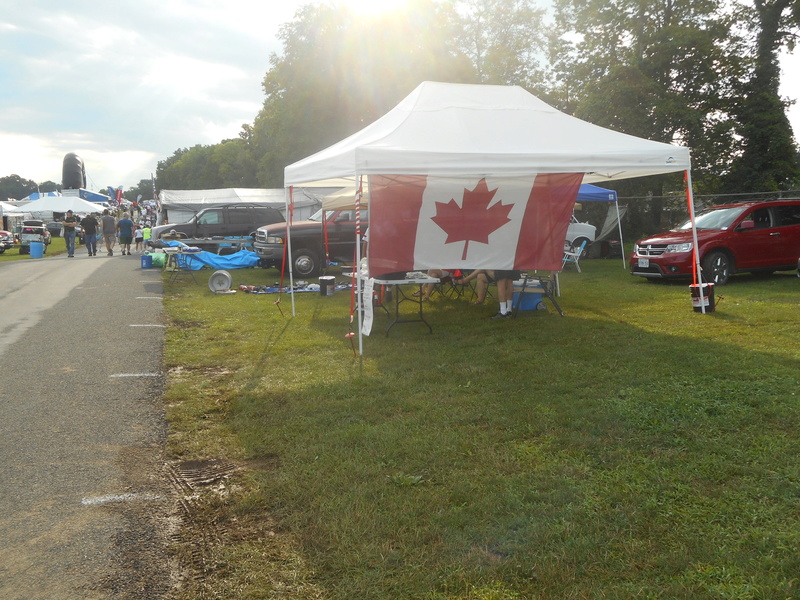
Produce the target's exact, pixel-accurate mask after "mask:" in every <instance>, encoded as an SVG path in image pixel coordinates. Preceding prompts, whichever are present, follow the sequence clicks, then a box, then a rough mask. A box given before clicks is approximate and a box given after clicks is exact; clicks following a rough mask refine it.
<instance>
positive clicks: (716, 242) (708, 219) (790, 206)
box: [630, 199, 800, 285]
mask: <svg viewBox="0 0 800 600" xmlns="http://www.w3.org/2000/svg"><path fill="white" fill-rule="evenodd" d="M695 228H696V230H697V244H698V248H697V249H698V253H699V257H700V265H701V269H702V277H703V280H704V281H706V282H710V283H714V284H717V285H724V284H725V283H727V282H728V280H729V279H730V277H731V275H733V274H734V273H741V272H762V273H771V272H774V271H789V270H794V269H796V268H797V267H798V257H800V199H791V200H773V201H768V202H742V203H740V204H725V205H720V206H713V207H710V208H707V209H705V210H703V211H701V212H700V213H698V214H697V215H696V217H695ZM693 247H694V240H693V239H692V224H691V221H686V222H685V223H683V224H681V225H679V226H678V227H677V228H675V229H672V230H670V231H667V232H665V233H660V234H658V235H654V236H650V237H648V238H645V239H642V240H639V241H637V242H636V244H635V245H634V249H633V253H632V254H631V257H630V272H631V274H633V275H637V276H640V277H646V278H648V279H669V278H679V277H690V276H691V275H692V256H693V254H692V249H693Z"/></svg>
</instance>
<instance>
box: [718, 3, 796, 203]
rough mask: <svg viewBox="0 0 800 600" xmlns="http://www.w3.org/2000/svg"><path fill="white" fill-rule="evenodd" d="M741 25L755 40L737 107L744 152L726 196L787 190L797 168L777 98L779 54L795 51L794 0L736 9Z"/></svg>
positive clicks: (728, 178) (729, 179) (728, 179)
mask: <svg viewBox="0 0 800 600" xmlns="http://www.w3.org/2000/svg"><path fill="white" fill-rule="evenodd" d="M740 8H741V13H740V14H741V21H742V23H743V25H745V26H748V27H749V29H750V31H751V32H752V34H753V37H754V42H753V45H754V53H753V54H754V57H755V60H754V65H753V70H752V74H751V75H750V77H749V79H748V80H746V81H745V83H744V84H743V85H742V86H741V96H742V98H743V99H742V102H741V103H739V105H738V106H737V107H736V109H735V112H736V117H737V119H738V122H739V127H738V128H737V130H736V132H737V134H738V135H740V136H741V139H742V144H741V146H742V152H741V153H740V154H739V155H737V156H736V158H735V160H734V163H733V165H732V168H731V170H730V173H728V174H727V176H726V177H725V188H726V190H727V191H730V192H748V191H756V192H757V191H773V190H781V189H788V188H790V187H791V186H792V185H794V184H796V183H797V178H798V176H800V165H798V160H797V146H796V145H795V143H794V138H793V132H792V126H791V124H790V123H789V120H788V119H787V117H786V108H787V105H786V102H785V101H783V100H782V99H781V97H780V94H779V87H780V66H779V63H778V51H779V50H780V49H781V47H783V46H788V47H789V48H791V49H793V48H794V43H795V40H796V39H797V36H798V30H799V29H800V2H798V1H797V0H753V7H752V9H748V8H746V7H743V6H741V5H740Z"/></svg>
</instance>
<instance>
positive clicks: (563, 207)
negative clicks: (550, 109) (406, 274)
mask: <svg viewBox="0 0 800 600" xmlns="http://www.w3.org/2000/svg"><path fill="white" fill-rule="evenodd" d="M582 181H583V173H546V174H539V175H535V176H531V177H526V178H513V179H510V178H492V177H483V178H481V177H475V178H472V179H444V178H433V177H425V176H412V175H380V176H376V175H373V176H370V179H369V190H370V202H369V209H370V210H369V213H370V214H369V229H370V231H369V250H368V259H369V267H370V273H371V274H373V275H374V276H378V275H383V274H386V273H394V272H401V271H416V270H427V269H441V268H444V269H542V270H558V269H560V268H561V263H562V259H563V257H564V238H565V237H566V233H567V227H568V226H569V220H570V216H571V215H572V209H573V207H574V205H575V199H576V197H577V195H578V188H579V187H580V185H581V182H582Z"/></svg>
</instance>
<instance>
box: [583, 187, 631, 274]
mask: <svg viewBox="0 0 800 600" xmlns="http://www.w3.org/2000/svg"><path fill="white" fill-rule="evenodd" d="M576 202H613V203H614V207H615V209H616V221H617V228H618V231H619V244H620V250H621V254H622V268H623V269H627V268H628V265H627V264H626V262H625V250H624V245H623V241H622V215H621V214H620V210H619V200H618V199H617V192H615V191H614V190H607V189H605V188H601V187H597V186H596V185H592V184H591V183H584V184H581V187H580V189H579V190H578V197H577V199H576ZM609 213H610V210H609ZM611 227H613V220H610V219H609V216H606V222H605V223H604V224H603V228H602V229H601V230H600V235H599V236H597V238H596V239H597V240H601V239H603V238H604V237H605V236H606V235H608V233H609V230H610V228H611Z"/></svg>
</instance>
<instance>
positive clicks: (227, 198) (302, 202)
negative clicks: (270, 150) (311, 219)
mask: <svg viewBox="0 0 800 600" xmlns="http://www.w3.org/2000/svg"><path fill="white" fill-rule="evenodd" d="M158 198H159V203H160V210H161V211H162V215H163V214H164V212H165V211H166V213H167V215H168V219H169V222H170V223H182V222H185V221H188V220H189V219H190V218H192V217H193V216H194V215H195V214H197V213H198V212H200V211H201V210H203V209H205V208H210V207H212V206H215V207H216V206H224V205H228V204H245V203H248V204H249V203H252V204H260V205H261V204H263V205H264V206H270V207H272V208H276V209H278V210H280V211H283V210H284V209H285V208H286V199H285V192H284V190H283V189H280V188H278V189H268V188H220V189H210V190H161V191H159V192H158ZM318 207H319V201H318V200H316V199H314V198H308V197H306V196H304V197H303V198H301V199H298V202H296V203H295V209H299V213H298V214H299V216H300V217H302V218H304V217H306V216H308V215H311V214H312V213H313V212H314V211H315V210H316V209H317V208H318ZM284 216H285V215H284ZM161 220H164V219H163V218H162V219H161Z"/></svg>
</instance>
